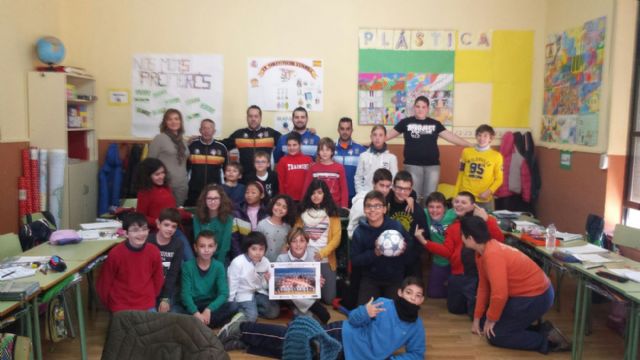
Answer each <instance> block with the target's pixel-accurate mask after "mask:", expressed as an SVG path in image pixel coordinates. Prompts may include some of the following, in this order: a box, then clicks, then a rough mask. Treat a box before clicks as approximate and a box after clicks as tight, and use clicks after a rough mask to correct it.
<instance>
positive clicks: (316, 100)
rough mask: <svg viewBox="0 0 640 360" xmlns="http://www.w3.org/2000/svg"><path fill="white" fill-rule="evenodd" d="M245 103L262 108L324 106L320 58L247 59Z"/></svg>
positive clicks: (316, 107)
mask: <svg viewBox="0 0 640 360" xmlns="http://www.w3.org/2000/svg"><path fill="white" fill-rule="evenodd" d="M247 71H248V83H247V86H248V95H249V99H248V100H249V104H250V105H258V106H260V107H261V108H262V110H265V111H292V110H293V109H295V108H297V107H300V106H301V107H304V108H305V109H307V110H308V111H322V110H323V107H324V100H323V99H324V89H323V86H324V83H323V81H324V80H323V78H324V67H323V61H322V60H320V59H311V58H249V59H248V67H247Z"/></svg>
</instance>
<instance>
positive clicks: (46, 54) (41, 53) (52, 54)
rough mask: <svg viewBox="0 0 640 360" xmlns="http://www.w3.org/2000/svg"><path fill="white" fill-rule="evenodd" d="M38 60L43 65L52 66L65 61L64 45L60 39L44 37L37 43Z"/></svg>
mask: <svg viewBox="0 0 640 360" xmlns="http://www.w3.org/2000/svg"><path fill="white" fill-rule="evenodd" d="M36 51H37V53H38V58H39V59H40V61H42V62H43V63H45V64H47V65H49V66H51V65H54V64H58V63H59V62H61V61H62V59H64V45H63V44H62V41H60V39H58V38H55V37H53V36H44V37H41V38H40V39H38V42H36Z"/></svg>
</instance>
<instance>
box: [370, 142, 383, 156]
mask: <svg viewBox="0 0 640 360" xmlns="http://www.w3.org/2000/svg"><path fill="white" fill-rule="evenodd" d="M369 149H371V152H372V153H374V154H382V153H383V152H385V151H387V143H384V144H382V148H380V149H376V147H375V146H373V144H371V147H369Z"/></svg>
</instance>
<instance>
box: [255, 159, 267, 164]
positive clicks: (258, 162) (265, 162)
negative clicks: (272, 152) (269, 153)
mask: <svg viewBox="0 0 640 360" xmlns="http://www.w3.org/2000/svg"><path fill="white" fill-rule="evenodd" d="M255 163H256V164H268V163H269V161H267V160H256V161H255Z"/></svg>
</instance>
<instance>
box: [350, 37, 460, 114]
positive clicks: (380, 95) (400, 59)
mask: <svg viewBox="0 0 640 360" xmlns="http://www.w3.org/2000/svg"><path fill="white" fill-rule="evenodd" d="M455 43H456V39H455V32H454V31H422V30H384V29H366V30H360V51H359V75H358V110H359V111H358V112H359V124H361V125H372V124H383V125H394V124H396V123H397V122H399V121H400V120H402V119H403V118H405V117H407V116H413V103H414V101H415V99H416V98H417V97H418V96H426V97H427V98H429V100H430V103H431V106H430V107H429V112H430V113H429V116H430V117H432V118H434V119H437V120H439V121H440V122H442V123H443V124H444V125H446V126H450V125H452V124H453V65H454V50H455Z"/></svg>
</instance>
